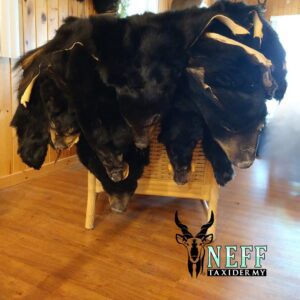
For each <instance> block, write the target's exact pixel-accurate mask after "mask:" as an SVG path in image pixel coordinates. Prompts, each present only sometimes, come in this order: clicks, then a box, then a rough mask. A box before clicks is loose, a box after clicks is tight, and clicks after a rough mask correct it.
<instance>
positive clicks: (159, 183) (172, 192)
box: [85, 138, 219, 238]
mask: <svg viewBox="0 0 300 300" xmlns="http://www.w3.org/2000/svg"><path fill="white" fill-rule="evenodd" d="M102 191H103V189H102V187H101V184H100V183H99V182H98V180H96V178H95V176H94V175H93V174H92V173H90V172H88V197H87V209H86V219H85V228H86V229H93V228H94V219H95V201H96V193H100V192H102ZM136 194H142V195H156V196H167V197H180V198H191V199H198V200H199V199H201V200H203V204H204V206H205V208H206V211H207V219H209V218H210V214H211V211H213V212H214V215H215V222H214V224H213V226H212V227H211V228H210V229H209V233H213V234H214V238H215V232H216V220H217V218H216V216H217V204H218V198H219V186H218V185H217V183H216V181H215V177H214V174H213V170H212V167H211V164H210V162H209V161H208V160H207V159H206V158H205V156H204V154H203V152H202V148H201V147H200V146H199V145H198V146H197V147H196V149H195V151H194V155H193V163H192V174H191V177H190V180H189V182H188V183H187V184H185V185H183V186H178V185H176V183H175V182H174V181H173V174H172V168H171V167H170V163H169V160H168V157H167V153H166V151H165V149H164V146H163V145H162V144H159V143H158V142H157V141H156V138H155V139H153V141H152V143H151V151H150V164H149V166H147V167H145V170H144V174H143V177H142V178H141V179H140V180H139V182H138V188H137V190H136Z"/></svg>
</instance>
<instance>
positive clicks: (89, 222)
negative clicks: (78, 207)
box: [85, 172, 96, 229]
mask: <svg viewBox="0 0 300 300" xmlns="http://www.w3.org/2000/svg"><path fill="white" fill-rule="evenodd" d="M95 205H96V177H95V176H94V175H93V174H92V173H91V172H88V197H87V206H86V215H85V228H86V229H93V228H94V221H95Z"/></svg>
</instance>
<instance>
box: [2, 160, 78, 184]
mask: <svg viewBox="0 0 300 300" xmlns="http://www.w3.org/2000/svg"><path fill="white" fill-rule="evenodd" d="M76 161H78V158H77V156H76V155H73V156H70V157H66V158H62V159H60V160H59V161H58V162H56V164H54V163H53V162H50V163H46V164H44V165H43V167H42V168H41V169H40V170H34V169H27V170H24V171H21V172H17V173H14V174H11V175H7V176H3V177H0V189H3V188H6V187H9V186H13V185H16V184H19V183H22V182H25V181H28V180H30V179H33V178H38V177H41V176H44V175H45V174H47V173H49V172H51V171H54V170H57V169H60V168H63V167H66V166H68V165H70V164H71V163H74V162H76Z"/></svg>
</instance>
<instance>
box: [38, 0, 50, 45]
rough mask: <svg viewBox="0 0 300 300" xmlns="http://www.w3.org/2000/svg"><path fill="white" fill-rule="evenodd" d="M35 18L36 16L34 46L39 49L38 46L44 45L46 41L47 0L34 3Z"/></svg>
mask: <svg viewBox="0 0 300 300" xmlns="http://www.w3.org/2000/svg"><path fill="white" fill-rule="evenodd" d="M50 1H51V0H50ZM35 16H36V44H37V47H39V46H41V45H43V44H45V43H46V42H47V39H48V25H47V20H48V13H47V0H38V1H36V14H35Z"/></svg>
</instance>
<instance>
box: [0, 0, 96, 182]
mask: <svg viewBox="0 0 300 300" xmlns="http://www.w3.org/2000/svg"><path fill="white" fill-rule="evenodd" d="M19 8H20V15H21V22H20V23H21V30H20V31H21V36H22V37H21V41H22V49H23V50H24V51H28V50H31V49H33V48H35V47H38V46H40V45H42V44H44V43H45V42H46V41H47V40H49V39H51V38H52V37H53V36H54V34H55V30H56V29H57V28H58V27H59V26H60V25H61V24H62V22H63V19H64V18H65V17H67V16H69V15H73V16H80V17H84V16H88V15H89V14H90V13H92V12H93V9H92V3H91V1H90V0H85V1H83V2H78V1H77V0H19ZM15 62H16V60H15V59H11V58H4V57H0V187H1V186H3V182H5V183H7V182H12V181H11V180H7V176H12V175H16V174H17V175H18V176H17V177H18V178H19V180H18V181H20V180H21V177H22V176H20V173H24V171H27V170H28V168H27V166H25V164H23V163H22V161H21V159H20V158H19V156H18V154H17V139H16V134H15V131H14V130H13V129H12V128H10V127H9V124H10V121H11V118H12V115H13V113H14V111H15V109H16V106H17V103H18V102H17V99H16V88H17V83H18V74H16V72H13V66H14V64H15ZM74 154H75V150H74V149H70V150H67V151H65V153H63V154H62V158H66V157H69V156H72V155H74ZM55 158H56V153H55V152H54V151H53V150H52V149H49V151H48V155H47V158H46V163H48V164H49V163H50V162H53V161H54V160H55ZM26 173H27V174H28V172H26ZM24 176H25V175H24ZM26 176H27V175H26ZM1 183H2V184H1ZM4 185H5V184H4Z"/></svg>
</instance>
